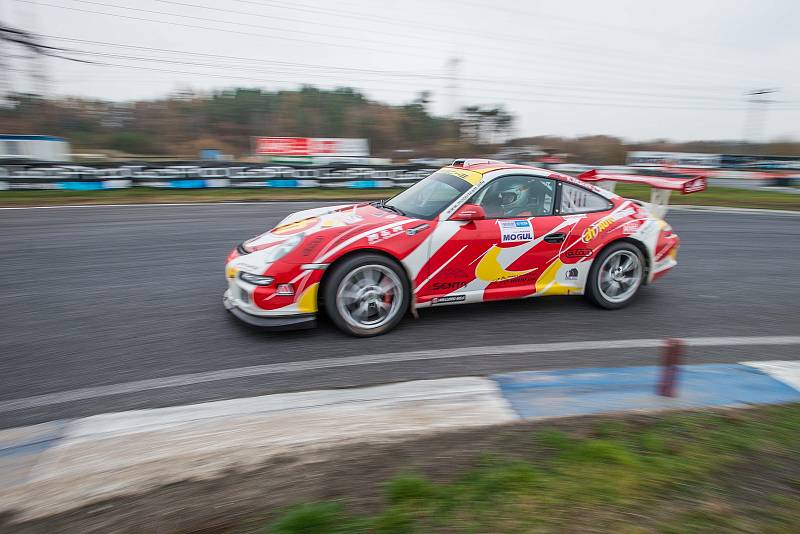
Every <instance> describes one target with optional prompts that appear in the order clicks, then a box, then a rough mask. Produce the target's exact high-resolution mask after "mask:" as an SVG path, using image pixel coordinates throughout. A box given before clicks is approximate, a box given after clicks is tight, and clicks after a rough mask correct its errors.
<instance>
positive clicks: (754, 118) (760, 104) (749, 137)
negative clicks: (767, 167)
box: [742, 89, 778, 149]
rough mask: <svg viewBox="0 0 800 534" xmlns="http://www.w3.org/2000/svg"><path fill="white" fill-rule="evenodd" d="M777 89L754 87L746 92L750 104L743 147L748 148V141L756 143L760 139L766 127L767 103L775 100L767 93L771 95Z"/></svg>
mask: <svg viewBox="0 0 800 534" xmlns="http://www.w3.org/2000/svg"><path fill="white" fill-rule="evenodd" d="M777 91H778V90H777V89H754V90H752V91H747V92H746V93H745V96H746V97H747V103H748V105H747V111H746V115H745V120H744V136H743V139H742V149H746V148H747V145H748V143H756V142H758V141H759V140H760V138H761V130H762V129H763V127H764V119H765V116H766V112H767V105H768V104H770V103H772V102H773V100H770V99H769V98H768V96H767V95H771V94H773V93H775V92H777Z"/></svg>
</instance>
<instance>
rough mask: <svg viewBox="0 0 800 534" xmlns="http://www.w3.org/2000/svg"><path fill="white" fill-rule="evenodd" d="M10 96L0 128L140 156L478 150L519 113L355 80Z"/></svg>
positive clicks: (87, 148) (503, 131) (76, 147)
mask: <svg viewBox="0 0 800 534" xmlns="http://www.w3.org/2000/svg"><path fill="white" fill-rule="evenodd" d="M10 101H11V105H10V106H7V107H5V108H0V132H5V133H24V134H47V135H57V136H62V137H66V138H67V139H69V141H70V142H71V144H72V146H73V150H74V151H76V152H79V151H92V150H111V151H118V152H122V153H126V154H137V155H179V154H180V155H195V156H196V154H197V153H198V151H199V150H201V149H203V148H216V149H220V150H222V151H223V152H224V153H227V154H231V155H233V156H236V157H243V156H247V155H248V154H250V152H251V150H252V146H251V143H252V138H253V137H257V136H287V137H356V138H367V139H369V141H370V146H371V149H372V152H373V153H374V154H377V155H384V156H391V155H392V154H396V153H397V152H396V151H397V150H402V153H407V154H414V155H424V156H437V155H444V154H447V155H450V153H472V152H474V151H475V150H476V149H477V148H480V147H482V146H484V145H487V144H491V143H494V142H497V140H498V139H502V138H504V137H507V136H508V133H509V132H510V131H511V126H512V124H513V120H514V119H513V116H511V115H510V114H509V113H507V112H505V111H504V110H502V109H501V108H483V107H478V106H471V107H469V108H465V109H464V111H463V113H462V114H461V117H460V118H447V117H438V116H435V115H433V114H432V113H431V112H430V111H429V109H428V103H429V102H428V95H427V94H426V93H421V94H420V95H419V96H418V97H417V98H416V99H414V100H413V101H412V102H409V103H407V104H403V105H399V106H392V105H387V104H383V103H379V102H374V101H371V100H369V99H367V98H366V97H365V96H364V95H363V94H362V93H360V92H358V91H357V90H354V89H349V88H342V89H336V90H322V89H317V88H314V87H303V88H301V89H299V90H296V91H276V92H270V91H264V90H261V89H247V88H237V89H230V90H224V91H217V92H214V93H212V94H210V95H197V94H194V93H190V92H186V93H178V94H173V95H171V96H170V97H168V98H163V99H157V100H143V101H134V102H107V101H98V100H88V99H80V98H68V99H58V100H52V99H51V100H44V99H41V98H38V97H34V96H31V95H13V96H12V97H11V99H10Z"/></svg>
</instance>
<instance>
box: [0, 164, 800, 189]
mask: <svg viewBox="0 0 800 534" xmlns="http://www.w3.org/2000/svg"><path fill="white" fill-rule="evenodd" d="M542 166H543V167H548V165H542ZM549 167H550V168H552V169H553V170H556V171H560V172H565V173H568V174H578V173H580V172H583V171H585V170H589V169H591V168H595V167H592V166H589V165H581V164H574V163H570V164H555V165H550V166H549ZM598 168H602V169H604V170H607V171H610V172H617V173H631V172H642V171H643V169H641V168H636V167H624V166H613V167H598ZM436 170H437V168H434V167H429V166H424V165H418V164H417V165H383V166H378V165H359V166H354V165H336V164H331V165H327V166H304V167H292V166H288V165H264V164H243V163H231V164H221V163H219V162H215V163H213V164H201V163H197V162H171V163H169V164H159V165H157V164H153V163H144V162H132V163H124V164H98V165H94V166H82V165H53V164H46V163H38V164H36V163H34V164H32V163H27V164H26V163H15V164H8V163H0V190H16V189H20V190H26V189H27V190H36V189H52V190H63V191H98V190H105V189H127V188H131V187H149V188H159V189H207V188H314V187H318V188H352V189H384V188H407V187H410V186H412V185H414V184H415V183H416V182H418V181H419V180H421V179H422V178H424V177H426V176H428V175H430V174H431V173H433V172H435V171H436ZM688 171H691V169H689V170H686V169H684V170H682V172H688ZM659 172H661V174H663V175H666V176H674V175H675V172H676V171H675V170H669V169H663V170H661V171H659V170H656V169H647V173H648V174H657V173H659ZM697 172H702V173H703V174H705V175H706V176H707V177H709V178H733V179H741V180H750V181H755V180H757V181H759V182H760V183H761V184H763V185H781V186H787V185H793V184H797V183H798V181H800V172H797V171H794V172H783V173H778V172H764V171H748V170H727V169H697Z"/></svg>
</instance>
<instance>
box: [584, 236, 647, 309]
mask: <svg viewBox="0 0 800 534" xmlns="http://www.w3.org/2000/svg"><path fill="white" fill-rule="evenodd" d="M612 256H613V258H612ZM617 258H623V259H624V258H628V259H631V260H632V261H633V259H634V258H635V261H637V262H638V271H637V273H638V274H635V273H631V276H630V277H627V278H630V280H631V281H632V282H631V283H634V284H635V286H634V287H633V289H632V290H630V289H629V290H628V291H626V292H624V293H622V294H620V295H618V296H616V297H615V296H609V294H610V293H611V289H610V288H617V289H618V288H622V287H624V286H623V283H624V282H623V281H619V282H618V281H613V282H611V284H609V286H610V288H609V289H607V290H606V291H608V293H609V294H607V293H606V291H604V290H603V289H602V288H601V285H603V283H602V282H601V273H602V271H604V270H605V268H606V267H611V266H612V263H613V262H615V261H616V259H617ZM607 262H609V265H606V263H607ZM645 269H646V263H645V259H644V256H643V255H642V251H641V250H639V248H638V247H636V246H635V245H632V244H631V243H627V242H624V241H622V242H617V243H612V244H610V245H608V246H607V247H606V248H604V249H603V250H602V251H601V252H600V254H599V255H598V256H597V258H596V259H595V260H594V262H593V263H592V268H591V269H590V270H589V277H588V279H587V280H586V291H585V295H586V298H587V299H589V301H590V302H591V303H592V304H594V305H596V306H599V307H601V308H605V309H607V310H616V309H619V308H624V307H625V306H627V305H628V304H630V303H631V302H632V301H633V300H634V298H636V295H638V294H639V289H641V287H642V282H643V281H644V276H645ZM610 270H611V271H614V269H610ZM609 274H610V273H609ZM620 278H622V279H623V280H624V279H627V278H624V277H622V276H621V275H620ZM628 292H629V293H628ZM617 299H619V300H617Z"/></svg>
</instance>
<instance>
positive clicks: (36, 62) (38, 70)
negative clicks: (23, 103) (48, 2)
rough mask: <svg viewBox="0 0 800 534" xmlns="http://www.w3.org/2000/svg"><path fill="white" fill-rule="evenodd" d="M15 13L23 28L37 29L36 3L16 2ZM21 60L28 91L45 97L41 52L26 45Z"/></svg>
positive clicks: (47, 87)
mask: <svg viewBox="0 0 800 534" xmlns="http://www.w3.org/2000/svg"><path fill="white" fill-rule="evenodd" d="M17 14H18V17H19V21H20V23H21V25H22V27H23V28H26V29H27V31H28V32H30V33H31V34H35V32H36V30H37V22H38V21H37V16H36V4H29V3H23V2H17ZM23 54H24V56H23V61H24V63H25V66H26V67H27V69H26V70H27V74H28V79H29V80H30V92H31V94H33V95H36V96H39V97H42V98H45V97H47V94H48V92H49V91H48V89H49V77H48V75H47V64H46V63H45V61H46V59H45V57H44V55H43V54H41V53H40V52H39V50H37V49H36V48H34V47H26V48H25V49H24V51H23Z"/></svg>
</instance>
